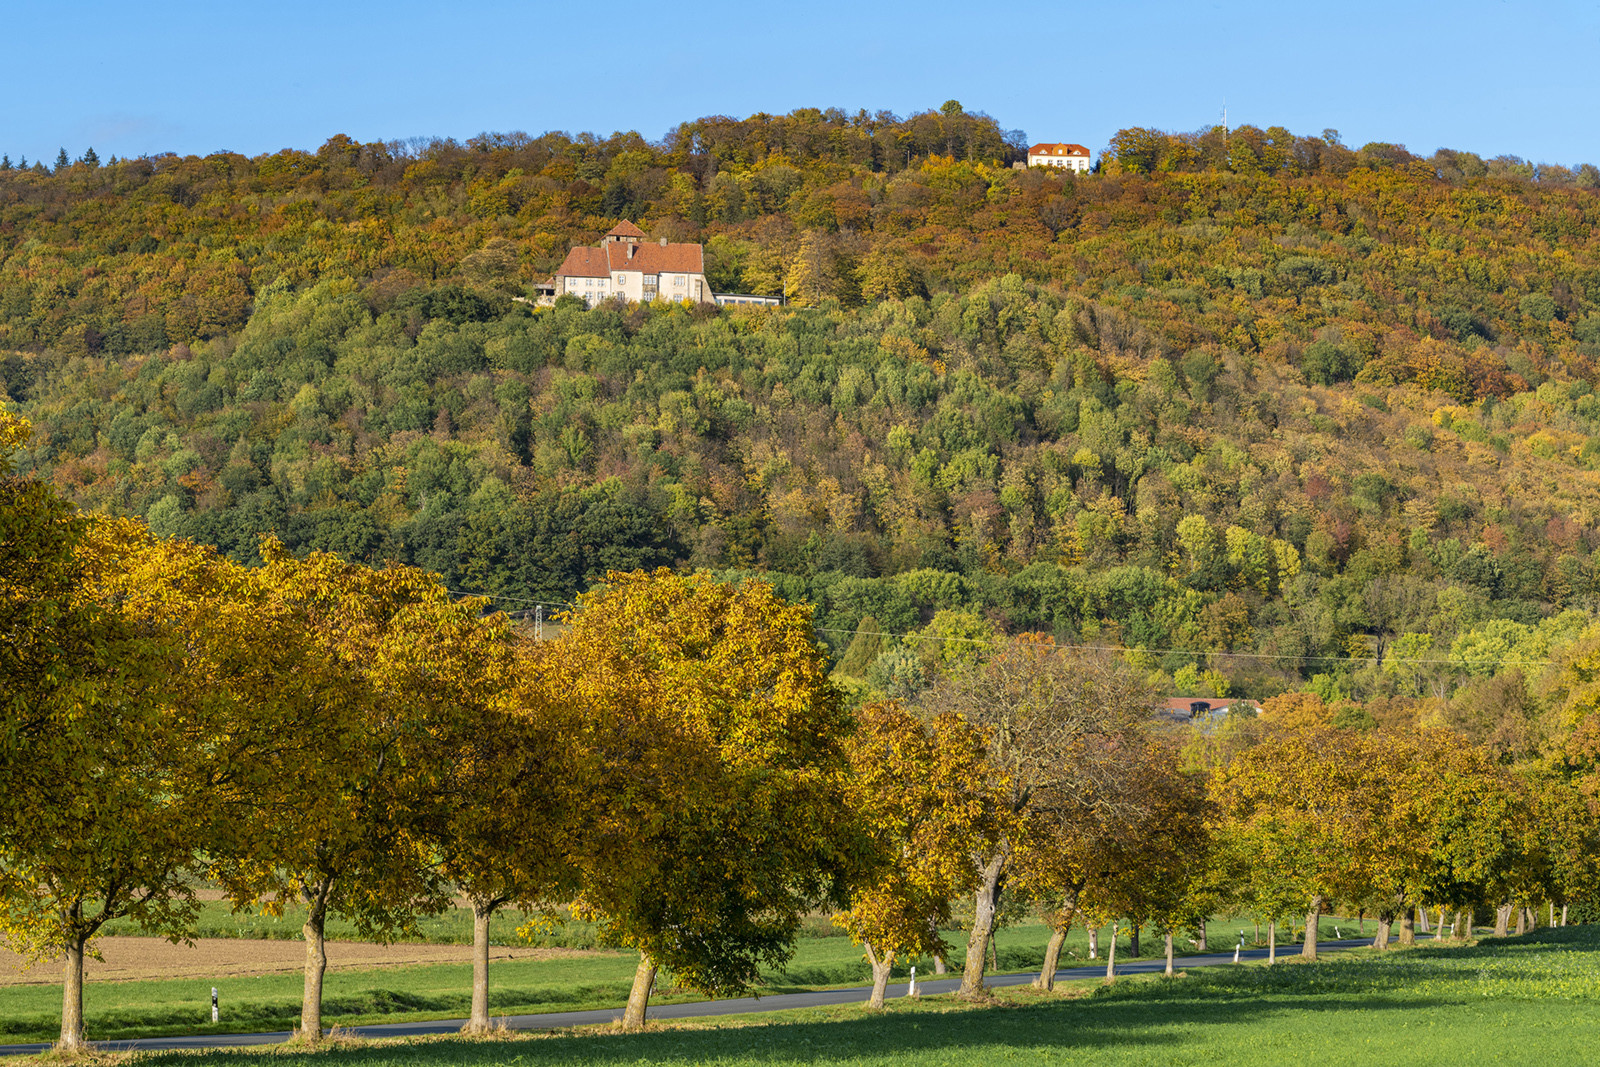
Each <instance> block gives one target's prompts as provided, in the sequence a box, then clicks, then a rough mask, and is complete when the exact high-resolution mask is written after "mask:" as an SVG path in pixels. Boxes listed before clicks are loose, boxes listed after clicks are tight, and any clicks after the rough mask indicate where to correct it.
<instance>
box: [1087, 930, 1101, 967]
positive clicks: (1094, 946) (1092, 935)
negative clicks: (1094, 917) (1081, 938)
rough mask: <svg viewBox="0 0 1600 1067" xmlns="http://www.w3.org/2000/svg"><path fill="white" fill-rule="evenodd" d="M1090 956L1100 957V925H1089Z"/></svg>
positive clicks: (1091, 957)
mask: <svg viewBox="0 0 1600 1067" xmlns="http://www.w3.org/2000/svg"><path fill="white" fill-rule="evenodd" d="M1089 958H1090V959H1091V960H1097V959H1099V958H1100V928H1099V927H1098V926H1091V927H1089Z"/></svg>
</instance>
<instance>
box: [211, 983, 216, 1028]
mask: <svg viewBox="0 0 1600 1067" xmlns="http://www.w3.org/2000/svg"><path fill="white" fill-rule="evenodd" d="M211 1021H212V1022H216V1021H217V987H216V986H212V987H211Z"/></svg>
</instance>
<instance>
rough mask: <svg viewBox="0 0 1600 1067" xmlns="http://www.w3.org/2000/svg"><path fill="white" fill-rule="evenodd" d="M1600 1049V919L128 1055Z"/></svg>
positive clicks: (513, 1056)
mask: <svg viewBox="0 0 1600 1067" xmlns="http://www.w3.org/2000/svg"><path fill="white" fill-rule="evenodd" d="M1597 1049H1600V932H1597V931H1596V929H1595V928H1593V927H1569V928H1567V929H1565V930H1547V931H1539V932H1537V933H1535V934H1531V935H1528V936H1526V937H1522V938H1510V939H1505V940H1500V941H1490V942H1485V943H1483V944H1480V945H1476V946H1471V947H1456V946H1441V947H1433V946H1422V947H1419V948H1416V949H1412V950H1409V951H1403V952H1401V951H1396V952H1391V953H1388V954H1386V955H1380V954H1378V953H1373V952H1364V953H1359V954H1351V955H1348V956H1341V957H1330V958H1328V959H1326V960H1324V961H1322V962H1319V963H1316V964H1302V963H1298V962H1294V963H1286V964H1281V965H1279V966H1278V967H1275V968H1271V969H1268V968H1266V967H1263V966H1260V965H1254V966H1239V967H1221V968H1213V969H1208V970H1203V971H1200V970H1197V971H1195V972H1192V973H1190V974H1188V975H1186V976H1182V977H1179V978H1175V979H1163V978H1159V977H1156V978H1148V979H1135V980H1126V981H1123V982H1119V983H1118V984H1117V985H1116V986H1115V987H1113V988H1110V989H1105V988H1096V987H1091V986H1090V985H1089V984H1087V983H1075V984H1074V986H1073V987H1071V988H1069V989H1066V990H1064V991H1063V992H1061V993H1059V994H1054V995H1051V994H1039V993H1035V992H1032V991H1029V990H1016V991H1006V992H1005V993H1003V995H1002V996H1001V998H1000V999H998V1000H997V1002H996V1003H995V1005H994V1006H991V1007H986V1008H969V1007H966V1006H964V1005H960V1004H957V1003H956V1002H954V1001H952V1000H951V999H949V998H946V997H930V998H925V999H922V1000H920V1001H915V1002H912V1001H908V1000H905V999H901V1000H897V1001H893V1002H891V1005H890V1009H889V1010H888V1011H886V1012H884V1013H882V1014H869V1013H867V1012H865V1011H864V1010H863V1009H861V1008H859V1007H846V1008H830V1009H816V1010H808V1011H800V1012H785V1013H781V1014H773V1015H770V1016H746V1017H742V1018H737V1019H728V1020H721V1021H712V1022H700V1023H697V1024H695V1025H692V1026H691V1025H673V1026H670V1027H663V1028H656V1029H653V1030H650V1031H647V1032H645V1033H642V1034H632V1035H624V1034H618V1033H615V1032H604V1031H600V1030H591V1031H589V1032H587V1033H572V1034H559V1035H526V1036H507V1037H504V1038H502V1039H499V1040H491V1041H482V1042H473V1041H465V1040H461V1039H458V1038H440V1039H429V1040H421V1041H414V1042H407V1043H399V1042H372V1043H365V1044H363V1043H352V1044H337V1043H336V1044H333V1045H332V1046H331V1047H327V1048H325V1049H323V1050H319V1051H317V1052H311V1053H307V1052H297V1051H292V1050H281V1051H275V1052H269V1053H261V1052H215V1053H210V1052H208V1053H186V1054H162V1055H151V1056H139V1057H137V1067H212V1065H218V1067H252V1065H255V1064H257V1063H260V1062H261V1061H260V1059H259V1057H261V1056H263V1055H268V1056H271V1057H272V1059H271V1061H270V1062H271V1064H272V1067H294V1065H298V1064H302V1063H303V1064H306V1065H307V1067H413V1065H416V1067H423V1065H427V1067H454V1065H460V1067H490V1065H499V1064H517V1065H526V1067H542V1065H545V1064H552V1065H567V1064H663V1065H679V1064H683V1065H687V1064H708V1065H732V1064H751V1063H755V1064H761V1065H763V1067H788V1065H797V1067H798V1065H802V1064H803V1065H806V1067H829V1065H832V1064H841V1065H842V1064H852V1065H897V1067H912V1065H915V1067H936V1065H945V1064H949V1065H962V1067H970V1065H972V1064H988V1063H1005V1064H1022V1065H1026V1064H1067V1065H1072V1064H1090V1063H1093V1064H1107V1063H1110V1064H1158V1063H1159V1064H1212V1063H1216V1064H1240V1065H1244V1067H1252V1065H1262V1067H1266V1065H1272V1067H1282V1065H1284V1064H1298V1063H1315V1064H1328V1065H1334V1067H1339V1065H1346V1064H1348V1065H1362V1067H1366V1065H1379V1064H1407V1065H1410V1064H1417V1065H1423V1067H1427V1065H1441V1067H1463V1065H1466V1064H1478V1063H1505V1064H1537V1065H1539V1067H1564V1065H1566V1064H1592V1063H1594V1062H1595V1061H1596V1056H1597V1053H1596V1050H1597Z"/></svg>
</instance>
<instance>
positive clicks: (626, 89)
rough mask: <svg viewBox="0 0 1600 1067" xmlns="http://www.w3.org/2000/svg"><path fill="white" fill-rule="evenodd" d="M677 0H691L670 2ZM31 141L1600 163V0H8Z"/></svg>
mask: <svg viewBox="0 0 1600 1067" xmlns="http://www.w3.org/2000/svg"><path fill="white" fill-rule="evenodd" d="M668 8H672V9H675V10H674V13H673V14H671V15H666V16H663V15H661V14H659V13H660V12H662V11H663V10H665V9H668ZM0 27H3V29H4V33H5V36H6V37H7V39H8V44H9V46H10V47H8V48H7V49H6V59H5V62H4V64H3V65H0V152H6V153H9V154H10V156H11V158H12V159H13V161H15V160H16V159H17V157H18V156H19V155H26V156H27V158H28V159H29V160H34V159H39V158H43V159H45V160H46V162H50V161H53V160H54V159H55V156H56V152H57V150H58V149H59V148H62V147H65V148H66V149H67V151H68V153H69V154H70V155H71V156H73V157H74V158H76V157H77V156H79V155H81V154H82V152H83V150H84V149H85V148H86V147H90V146H92V147H94V148H95V149H96V151H97V152H98V153H99V154H100V156H101V157H102V158H105V157H107V156H109V155H111V154H116V155H121V156H129V155H135V156H136V155H142V154H146V153H156V152H164V151H175V152H179V153H183V154H189V153H195V154H202V155H203V154H205V153H208V152H213V151H217V150H220V149H228V150H233V151H238V152H244V153H246V154H249V155H255V154H257V153H261V152H268V151H276V150H277V149H280V148H285V147H293V148H315V147H316V146H318V145H319V144H321V143H322V142H323V141H325V140H326V139H327V138H328V137H329V136H331V135H333V134H336V133H345V134H348V135H350V136H351V137H355V138H357V139H359V140H363V141H373V140H390V139H395V138H400V139H404V138H408V137H418V136H421V137H427V136H441V137H456V138H466V137H470V136H472V135H473V134H475V133H479V132H483V131H500V132H509V131H512V130H523V131H526V132H528V133H531V134H539V133H542V132H544V131H546V130H567V131H569V132H579V131H583V130H591V131H594V132H597V133H601V134H607V133H610V132H611V131H613V130H619V129H620V130H630V129H632V130H638V131H639V132H640V133H642V134H644V135H645V136H646V137H648V138H650V139H652V140H656V139H659V138H660V137H661V136H662V135H663V134H664V133H665V132H666V131H667V130H668V129H670V128H671V127H672V126H673V125H675V124H676V123H678V122H680V121H682V120H685V119H692V118H696V117H698V116H702V115H710V114H727V115H736V116H745V115H749V114H751V113H753V112H756V111H768V112H784V111H789V110H791V109H793V108H796V107H808V106H809V107H824V108H825V107H840V108H843V109H845V110H846V111H850V112H853V111H855V110H856V109H858V108H863V107H864V108H867V109H868V110H872V111H876V110H879V109H888V110H891V111H894V112H896V113H897V114H901V115H904V114H906V113H908V112H912V111H918V110H923V109H925V108H930V107H937V106H938V105H939V104H941V103H942V102H944V101H945V100H947V99H951V98H955V99H958V100H960V101H961V102H962V103H963V104H964V105H966V107H967V108H969V109H970V110H975V111H987V112H988V113H989V114H991V115H993V116H994V117H995V118H996V119H998V120H999V121H1000V123H1001V125H1002V126H1004V127H1005V128H1007V129H1022V130H1025V131H1027V133H1028V135H1029V136H1030V137H1031V138H1032V139H1033V140H1035V141H1040V140H1050V141H1057V140H1064V141H1077V142H1081V143H1083V144H1086V145H1088V146H1089V147H1090V148H1092V149H1094V150H1095V151H1096V152H1097V153H1098V152H1099V150H1100V149H1101V148H1103V147H1104V146H1105V144H1106V142H1107V140H1108V139H1109V138H1110V136H1111V134H1112V133H1114V132H1115V131H1116V130H1118V129H1119V128H1121V127H1124V126H1155V127H1160V128H1163V129H1169V130H1193V129H1198V128H1200V127H1202V126H1208V125H1212V124H1214V123H1216V122H1217V121H1219V120H1220V118H1221V115H1222V108H1223V105H1224V102H1226V105H1227V108H1228V118H1229V121H1230V123H1231V124H1233V125H1238V124H1241V123H1254V124H1257V125H1260V126H1268V125H1283V126H1287V127H1288V128H1289V129H1290V130H1292V131H1294V132H1295V133H1297V134H1320V133H1321V132H1322V131H1323V130H1324V129H1325V128H1329V127H1331V128H1335V129H1337V130H1339V131H1340V132H1341V134H1342V136H1343V139H1344V142H1345V143H1346V144H1349V145H1352V146H1360V145H1362V144H1364V143H1366V142H1368V141H1393V142H1398V143H1401V144H1404V145H1406V146H1407V147H1409V148H1410V149H1411V150H1412V151H1414V152H1419V153H1422V154H1427V153H1430V152H1432V151H1433V150H1434V149H1435V148H1438V147H1441V146H1444V147H1450V148H1458V149H1465V150H1468V151H1473V152H1478V153H1479V154H1481V155H1484V156H1493V155H1500V154H1503V153H1509V154H1514V155H1519V156H1522V157H1524V158H1526V159H1528V160H1531V161H1533V162H1547V163H1563V164H1567V165H1572V164H1575V163H1580V162H1595V163H1600V106H1597V104H1600V99H1597V98H1600V72H1597V70H1596V68H1597V66H1600V59H1597V57H1600V0H1594V2H1585V3H1575V2H1565V0H1558V2H1543V3H1539V2H1532V3H1530V2H1527V0H1523V2H1520V3H1508V2H1503V0H1456V2H1453V3H1443V2H1438V3H1411V2H1407V0H1392V2H1388V3H1382V2H1378V3H1372V2H1362V3H1348V4H1340V3H1298V2H1295V0H1277V2H1245V0H1221V2H1216V3H1207V2H1205V0H1197V2H1188V3H1175V2H1169V0H1160V2H1149V3H1138V2H1124V3H1122V4H1116V3H1106V2H1097V3H1082V2H1077V0H1073V2H1065V3H1035V2H1031V0H1014V2H1011V3H994V2H992V0H991V2H988V3H983V2H977V3H975V2H972V0H963V2H960V3H950V2H944V0H928V2H924V3H916V4H912V3H868V2H863V0H815V2H811V3H799V4H796V3H788V4H770V3H759V2H748V0H747V2H742V3H726V2H723V0H700V2H699V3H692V4H683V5H667V4H652V5H639V4H631V3H610V4H607V3H604V2H600V3H593V2H585V0H580V2H569V3H551V2H548V0H540V2H530V3H505V2H491V0H456V2H454V3H442V2H435V3H419V2H416V0H390V2H387V3H376V2H371V0H320V2H306V0H279V2H276V3H260V4H249V5H245V4H238V3H231V2H229V0H208V2H204V3H200V2H189V0H154V2H153V3H146V4H133V3H129V2H128V0H117V2H114V3H113V2H107V0H76V2H70V3H63V2H61V0H53V2H46V3H41V2H37V0H6V3H5V4H4V5H3V6H0Z"/></svg>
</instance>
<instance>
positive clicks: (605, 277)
mask: <svg viewBox="0 0 1600 1067" xmlns="http://www.w3.org/2000/svg"><path fill="white" fill-rule="evenodd" d="M540 288H541V289H542V290H543V292H542V294H541V295H542V296H543V299H541V300H540V303H549V302H552V301H554V300H555V298H556V297H558V296H563V295H568V294H570V295H572V296H577V297H581V298H582V299H583V300H584V301H585V302H586V303H587V304H588V305H589V306H590V307H594V306H595V305H596V304H598V303H600V302H601V301H603V300H611V299H620V300H627V301H632V302H634V303H646V302H649V301H651V300H688V301H691V302H693V303H696V304H709V303H713V302H714V300H715V297H714V296H713V294H712V292H711V286H710V285H709V284H708V283H707V282H706V264H705V254H704V252H703V251H702V249H701V247H700V246H699V245H697V244H671V243H669V242H668V241H667V239H666V238H665V237H663V238H662V239H661V240H660V241H651V240H650V239H649V238H648V237H647V236H646V234H645V232H644V231H643V230H641V229H639V227H637V226H635V225H634V224H633V223H631V222H626V221H624V222H619V223H617V225H615V226H613V227H612V228H611V229H610V230H609V231H608V232H607V233H606V235H605V237H603V238H601V241H600V244H599V246H598V247H595V248H574V249H573V250H572V251H570V252H568V253H567V258H566V259H564V260H562V262H561V266H560V267H559V268H558V269H557V270H556V273H555V277H554V278H553V279H551V281H550V283H548V284H547V285H544V286H540Z"/></svg>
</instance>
